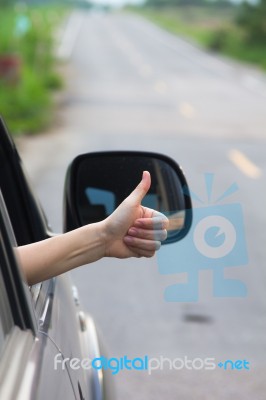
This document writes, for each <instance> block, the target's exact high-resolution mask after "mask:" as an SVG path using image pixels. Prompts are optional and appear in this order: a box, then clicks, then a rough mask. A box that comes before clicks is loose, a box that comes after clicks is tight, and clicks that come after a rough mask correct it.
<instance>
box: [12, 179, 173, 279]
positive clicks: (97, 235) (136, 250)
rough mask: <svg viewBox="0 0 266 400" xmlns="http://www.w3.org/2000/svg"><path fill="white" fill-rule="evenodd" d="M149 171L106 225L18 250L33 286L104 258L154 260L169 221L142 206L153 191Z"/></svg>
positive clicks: (66, 234) (76, 231) (74, 232)
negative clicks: (150, 190) (147, 194)
mask: <svg viewBox="0 0 266 400" xmlns="http://www.w3.org/2000/svg"><path fill="white" fill-rule="evenodd" d="M150 184H151V181H150V174H149V173H148V172H147V171H145V172H144V173H143V178H142V181H141V182H140V184H139V185H138V186H137V187H136V189H135V190H134V191H133V192H132V193H131V194H130V195H129V197H128V198H127V199H125V200H124V202H123V203H122V204H120V206H119V207H118V208H117V209H116V210H115V211H114V212H113V214H112V215H110V216H109V217H108V218H106V219H105V220H104V221H101V222H98V223H95V224H90V225H86V226H83V227H81V228H79V229H76V230H74V231H71V232H68V233H65V234H62V235H58V236H55V237H52V238H50V239H46V240H43V241H40V242H37V243H33V244H30V245H27V246H20V247H18V248H17V252H18V256H19V258H20V261H21V265H22V268H23V270H24V273H25V275H26V279H27V281H28V283H29V285H33V284H35V283H38V282H40V281H43V280H46V279H49V278H51V277H53V276H57V275H59V274H62V273H64V272H67V271H69V270H71V269H73V268H76V267H78V266H81V265H84V264H89V263H91V262H94V261H97V260H99V259H101V258H102V257H116V258H128V257H152V256H153V255H154V253H155V251H156V250H158V249H159V247H160V244H161V241H162V240H164V239H165V238H166V236H167V233H166V228H167V225H168V220H167V218H166V217H164V216H163V215H162V214H160V213H158V212H156V211H154V210H151V209H149V208H146V207H142V206H141V200H142V199H143V197H144V196H145V194H146V193H147V191H148V190H149V187H150Z"/></svg>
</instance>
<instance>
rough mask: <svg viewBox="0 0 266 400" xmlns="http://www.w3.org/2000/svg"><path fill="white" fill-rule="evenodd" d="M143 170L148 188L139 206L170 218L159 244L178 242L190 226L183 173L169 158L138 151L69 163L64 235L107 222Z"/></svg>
mask: <svg viewBox="0 0 266 400" xmlns="http://www.w3.org/2000/svg"><path fill="white" fill-rule="evenodd" d="M145 170H147V171H149V172H150V174H151V182H152V183H151V187H150V190H149V192H148V193H147V195H146V196H145V197H144V199H143V202H142V205H143V206H146V207H149V208H153V209H155V210H157V211H159V212H161V213H163V214H165V215H166V216H167V217H168V218H169V220H170V226H169V231H168V237H167V239H166V241H164V242H163V243H164V244H165V243H171V242H176V241H178V240H181V239H182V238H183V237H184V236H185V235H186V234H187V232H188V231H189V229H190V227H191V223H192V204H191V198H190V193H189V189H188V185H187V181H186V178H185V176H184V174H183V171H182V169H181V168H180V166H179V165H178V164H177V163H176V162H175V161H174V160H173V159H171V158H170V157H168V156H165V155H162V154H159V153H151V152H139V151H110V152H99V153H87V154H82V155H79V156H78V157H76V158H75V159H74V160H73V162H72V163H71V165H70V166H69V168H68V171H67V175H66V181H65V190H64V232H67V231H70V230H73V229H76V228H78V227H80V226H83V225H86V224H90V223H94V222H99V221H101V220H103V219H105V218H106V217H108V215H110V214H111V213H112V212H113V211H114V210H115V209H116V208H117V207H118V206H119V204H120V203H121V202H122V201H123V200H124V199H125V198H126V197H127V196H128V195H129V194H130V193H131V192H132V190H133V189H134V188H135V187H136V186H137V184H138V183H139V182H140V180H141V176H142V172H143V171H145Z"/></svg>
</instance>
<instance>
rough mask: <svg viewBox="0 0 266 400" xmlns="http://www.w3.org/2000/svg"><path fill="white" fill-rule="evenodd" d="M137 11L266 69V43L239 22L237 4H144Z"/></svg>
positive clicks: (184, 35)
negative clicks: (253, 37) (249, 34)
mask: <svg viewBox="0 0 266 400" xmlns="http://www.w3.org/2000/svg"><path fill="white" fill-rule="evenodd" d="M131 10H132V9H131ZM133 11H134V12H138V13H140V14H141V15H142V16H144V17H146V18H148V19H149V20H151V21H153V22H154V23H156V24H157V25H159V26H161V27H163V28H165V29H166V30H168V31H170V32H172V33H174V34H177V35H181V36H183V37H184V38H187V39H189V40H192V41H194V42H195V43H197V44H199V45H200V46H202V47H204V48H207V49H209V50H211V51H216V52H220V53H222V54H225V55H227V56H230V57H231V58H234V59H237V60H242V61H245V62H248V63H252V64H255V65H258V66H259V67H261V68H263V69H266V44H259V43H252V44H251V43H249V41H248V40H247V37H246V35H245V32H244V30H243V29H242V28H240V27H239V26H237V25H236V23H235V18H236V15H237V12H238V8H237V7H231V8H226V9H215V8H214V7H210V8H208V7H201V8H199V7H175V8H161V9H158V8H153V9H152V8H145V7H140V8H134V9H133Z"/></svg>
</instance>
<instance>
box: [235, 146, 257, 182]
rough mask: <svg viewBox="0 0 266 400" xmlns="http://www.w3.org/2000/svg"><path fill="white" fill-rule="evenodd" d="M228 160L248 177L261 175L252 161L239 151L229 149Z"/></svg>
mask: <svg viewBox="0 0 266 400" xmlns="http://www.w3.org/2000/svg"><path fill="white" fill-rule="evenodd" d="M228 157H229V160H231V161H232V163H233V164H235V166H236V167H237V168H238V169H239V170H240V171H241V172H243V174H245V175H246V176H248V177H249V178H253V179H258V178H260V177H261V175H262V171H261V169H260V168H258V167H257V166H256V165H255V164H254V163H253V162H252V161H250V160H249V159H248V158H247V157H246V156H245V155H244V154H243V153H241V151H239V150H236V149H231V150H230V151H229V152H228Z"/></svg>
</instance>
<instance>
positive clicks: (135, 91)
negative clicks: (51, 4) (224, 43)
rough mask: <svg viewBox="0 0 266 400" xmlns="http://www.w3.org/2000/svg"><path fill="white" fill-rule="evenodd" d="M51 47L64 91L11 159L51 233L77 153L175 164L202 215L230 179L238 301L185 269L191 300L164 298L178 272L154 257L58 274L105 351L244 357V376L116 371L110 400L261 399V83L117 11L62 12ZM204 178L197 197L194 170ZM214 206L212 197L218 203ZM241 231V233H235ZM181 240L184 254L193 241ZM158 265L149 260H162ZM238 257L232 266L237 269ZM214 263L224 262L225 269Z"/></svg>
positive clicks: (265, 272) (265, 125)
mask: <svg viewBox="0 0 266 400" xmlns="http://www.w3.org/2000/svg"><path fill="white" fill-rule="evenodd" d="M62 40H63V44H62V48H61V50H60V52H61V53H60V55H61V56H62V57H68V61H67V64H66V65H65V66H64V71H65V72H64V73H65V75H66V77H67V87H66V90H65V91H64V93H63V96H62V98H61V100H60V108H59V110H58V117H57V123H56V125H55V127H54V128H53V129H52V131H50V132H48V133H44V134H42V135H40V136H38V137H34V138H29V139H27V138H26V139H24V140H23V142H22V143H20V147H21V153H22V156H23V158H24V161H25V164H26V167H27V169H28V171H29V173H30V175H31V177H32V180H33V183H34V186H35V188H36V190H37V192H38V194H39V197H40V199H41V201H42V203H43V206H44V208H45V210H46V212H47V214H48V216H49V219H50V222H51V225H52V226H53V227H54V229H55V230H56V231H58V232H59V231H61V229H62V216H61V213H62V197H63V183H64V176H65V172H66V168H67V166H68V164H69V163H70V161H71V159H72V158H73V157H74V156H75V155H77V154H79V153H84V152H91V151H98V150H113V149H133V150H150V151H158V152H162V153H165V154H167V155H169V156H171V157H173V158H174V159H175V160H176V161H177V162H179V163H180V164H181V165H182V166H183V169H184V171H185V173H186V176H187V179H188V182H189V185H190V187H191V189H192V190H193V192H194V193H195V194H197V196H198V197H200V198H201V199H202V201H203V203H202V204H200V203H198V202H197V201H196V200H195V201H194V207H200V206H201V207H203V206H204V207H210V205H211V204H213V202H215V200H217V199H218V198H219V197H220V196H221V195H222V194H223V193H224V192H225V191H226V190H227V189H228V188H229V187H230V186H231V185H232V184H233V183H237V185H238V188H239V190H238V191H237V192H235V193H234V194H232V195H231V197H228V198H227V199H225V200H224V201H225V203H227V204H231V203H237V204H240V205H241V207H242V209H243V212H244V232H242V233H244V234H245V237H246V250H247V252H248V260H246V262H244V261H245V260H244V261H243V260H242V261H240V265H239V266H237V267H234V268H225V269H224V273H225V276H226V277H231V278H235V279H239V280H241V281H242V282H244V283H245V284H246V286H247V289H248V294H247V296H246V297H244V298H218V297H215V296H214V295H213V271H212V270H205V271H200V272H199V300H198V301H197V302H172V303H168V302H166V301H164V297H163V294H164V290H165V288H166V287H167V286H168V285H171V284H175V283H180V282H186V279H187V273H186V267H187V268H188V270H189V268H190V264H189V263H190V260H189V254H188V260H187V266H185V267H184V270H183V272H182V273H174V274H171V275H161V274H159V272H158V262H165V263H168V262H169V255H171V257H174V259H175V260H176V263H178V261H179V260H178V249H180V247H178V246H181V245H182V246H183V245H184V244H181V243H180V244H173V245H169V246H165V247H164V248H163V249H162V250H161V251H162V253H161V258H160V261H158V259H157V258H154V259H151V260H129V261H119V260H111V259H110V260H107V259H106V260H102V261H100V262H98V263H95V264H94V265H90V266H87V267H83V268H81V269H79V270H77V271H75V272H72V273H71V275H72V279H73V281H74V282H75V284H76V286H77V287H78V289H79V292H80V296H81V298H82V301H83V303H84V305H85V307H86V308H87V310H88V311H89V312H90V313H91V314H92V315H93V316H94V318H95V320H96V322H97V323H98V325H99V327H100V329H101V331H102V333H103V335H104V337H105V339H106V343H107V347H108V349H109V354H110V356H113V357H120V356H123V355H128V357H132V358H134V357H142V356H144V355H148V356H149V357H160V356H162V357H165V358H166V357H168V358H169V359H170V360H174V359H176V358H182V359H184V357H185V356H187V357H188V358H189V359H192V360H193V359H195V358H199V357H201V358H215V360H216V361H217V362H218V361H225V360H228V359H231V360H233V361H236V360H246V361H248V362H249V363H250V370H247V369H245V368H244V369H242V370H238V369H235V370H233V371H232V370H226V371H225V370H224V369H222V368H218V367H217V368H215V370H204V369H202V370H200V369H198V370H195V369H194V370H189V369H186V368H183V369H179V370H177V369H176V370H175V369H172V370H171V369H170V368H169V363H168V364H167V361H166V362H165V363H164V368H163V369H162V370H156V371H153V373H152V374H151V375H148V374H147V372H145V371H122V372H120V373H119V374H117V375H116V378H115V380H116V386H117V399H118V400H122V399H125V398H126V399H128V400H133V399H138V400H142V399H143V400H144V399H145V400H161V399H162V398H163V399H167V400H175V399H181V400H191V399H197V400H203V399H204V400H213V399H215V400H229V399H230V400H231V399H232V398H234V399H246V400H250V399H254V400H265V398H266V383H265V373H266V361H265V358H266V295H265V293H266V265H265V262H266V246H265V240H266V233H265V226H266V211H265V200H266V189H265V188H266V159H265V145H266V79H265V75H263V74H262V73H260V72H258V71H256V70H254V69H251V68H248V67H246V66H241V65H239V64H236V63H233V62H231V61H229V60H226V59H221V58H218V57H216V56H214V55H212V54H208V53H206V52H204V51H202V50H201V49H199V48H197V47H195V46H193V45H192V44H190V43H189V42H187V41H185V40H183V39H181V38H178V37H174V36H173V35H171V34H169V33H167V32H165V31H163V30H161V29H159V28H157V27H155V26H154V25H153V24H151V23H150V22H147V21H145V20H143V19H141V18H139V17H137V16H134V15H127V14H99V13H98V14H97V13H87V14H86V13H85V14H82V13H78V12H77V13H75V14H73V15H72V17H71V18H70V20H69V23H68V24H67V26H66V32H65V36H64V35H63V39H62ZM206 173H213V174H214V185H213V192H212V196H211V199H209V201H208V197H207V194H206V187H205V181H204V174H206ZM221 203H222V201H221ZM242 231H243V230H242ZM185 240H187V242H185V241H184V243H186V245H187V246H193V243H192V242H191V243H188V239H185ZM163 257H165V258H164V260H165V261H162V258H163ZM241 262H243V263H244V264H245V265H241ZM225 267H226V265H225Z"/></svg>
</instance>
